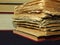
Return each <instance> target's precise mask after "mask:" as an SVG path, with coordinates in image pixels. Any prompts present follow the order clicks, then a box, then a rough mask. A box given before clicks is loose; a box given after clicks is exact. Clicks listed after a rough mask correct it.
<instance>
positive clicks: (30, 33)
mask: <svg viewBox="0 0 60 45" xmlns="http://www.w3.org/2000/svg"><path fill="white" fill-rule="evenodd" d="M13 32H14V33H15V34H18V35H21V36H24V37H26V38H29V39H32V40H34V41H41V40H43V41H44V40H45V37H48V36H54V35H59V34H60V31H55V32H44V31H38V30H32V29H27V28H22V27H19V28H17V29H15V30H14V31H13Z"/></svg>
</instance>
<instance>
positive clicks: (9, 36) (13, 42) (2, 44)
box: [0, 31, 60, 45]
mask: <svg viewBox="0 0 60 45" xmlns="http://www.w3.org/2000/svg"><path fill="white" fill-rule="evenodd" d="M0 45H60V41H49V40H46V41H43V42H34V41H32V40H29V39H27V38H24V37H22V36H19V35H17V34H13V32H12V31H0Z"/></svg>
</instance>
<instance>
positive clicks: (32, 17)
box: [13, 1, 60, 41]
mask: <svg viewBox="0 0 60 45" xmlns="http://www.w3.org/2000/svg"><path fill="white" fill-rule="evenodd" d="M37 2H39V1H37ZM37 2H35V1H34V3H31V2H30V3H31V5H27V4H26V5H25V4H24V5H22V6H21V7H20V6H18V7H17V8H15V14H14V16H13V25H14V27H15V30H14V31H13V32H14V33H17V34H19V35H22V36H24V37H27V38H30V39H32V40H35V41H38V40H40V39H42V37H48V36H53V35H60V15H51V14H49V13H43V12H42V10H43V8H42V9H41V8H37V7H39V6H37V5H36V4H38V3H37ZM30 3H28V4H30ZM39 3H40V2H39ZM34 4H35V5H34ZM32 5H33V6H32ZM25 6H27V7H25ZM34 6H36V7H35V8H34ZM30 7H32V8H30ZM20 10H21V11H20ZM42 40H45V39H42Z"/></svg>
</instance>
